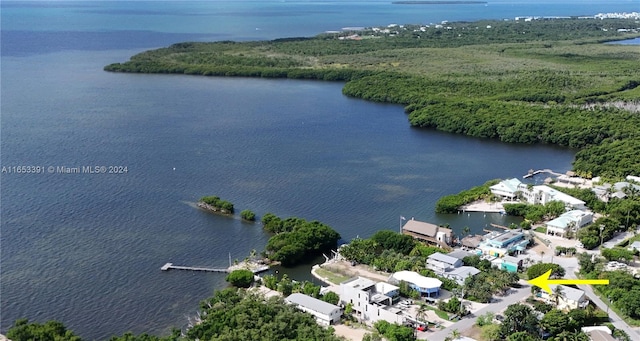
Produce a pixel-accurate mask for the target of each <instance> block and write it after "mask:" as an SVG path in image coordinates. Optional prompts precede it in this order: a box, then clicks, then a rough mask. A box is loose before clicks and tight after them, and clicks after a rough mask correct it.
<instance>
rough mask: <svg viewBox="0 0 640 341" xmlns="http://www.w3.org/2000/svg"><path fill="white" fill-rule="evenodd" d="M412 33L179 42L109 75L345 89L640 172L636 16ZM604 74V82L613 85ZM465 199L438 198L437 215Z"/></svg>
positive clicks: (420, 118) (429, 119) (423, 121)
mask: <svg viewBox="0 0 640 341" xmlns="http://www.w3.org/2000/svg"><path fill="white" fill-rule="evenodd" d="M447 25H448V27H450V29H442V28H436V27H434V26H430V27H423V28H420V27H418V26H416V25H405V26H403V27H398V28H397V29H395V30H394V32H393V34H392V35H391V34H383V33H380V32H374V31H373V30H365V31H361V32H357V33H358V34H359V35H361V36H365V37H367V38H369V37H372V36H375V37H374V38H373V39H362V40H349V39H342V40H341V39H339V38H340V37H339V36H342V38H344V36H345V35H349V34H353V33H354V32H344V33H342V34H323V35H319V36H317V37H315V38H287V39H279V40H274V41H262V42H244V43H235V42H229V41H225V42H217V43H195V42H186V43H179V44H174V45H172V46H170V47H167V48H162V49H157V50H153V51H147V52H143V53H140V54H138V55H135V56H133V57H132V58H131V60H130V61H128V62H125V63H115V64H111V65H108V66H106V67H105V70H107V71H115V72H144V73H180V74H193V75H217V76H250V77H272V78H282V77H287V78H298V79H318V80H341V81H347V83H346V84H345V87H344V89H343V93H344V94H346V95H349V96H354V97H359V98H363V99H367V100H372V101H378V102H390V103H399V104H403V105H405V106H406V111H407V112H408V113H409V122H410V124H411V125H412V126H415V127H423V128H434V129H439V130H443V131H448V132H453V133H458V134H466V135H470V136H475V137H481V138H494V139H499V140H501V141H504V142H515V143H547V144H556V145H560V146H566V147H570V148H579V149H580V151H579V152H578V153H577V154H576V160H575V162H574V169H576V170H578V171H581V172H583V173H584V174H593V175H607V176H613V175H618V176H625V175H627V174H638V173H640V158H638V156H637V150H639V149H640V136H639V135H640V132H639V131H638V129H637V127H638V126H639V125H640V116H638V115H637V114H634V113H633V112H630V111H629V110H626V109H622V107H623V106H621V105H620V104H621V103H629V102H632V101H637V99H638V98H640V87H639V85H640V70H639V68H638V67H637V61H638V60H639V59H640V52H639V51H638V50H637V48H636V47H634V46H624V45H604V44H602V42H603V41H606V40H617V39H624V38H631V37H634V36H636V35H634V34H629V33H624V32H619V31H618V29H620V28H628V27H637V23H635V22H634V21H633V20H616V19H608V20H585V19H575V18H574V19H556V20H533V21H531V22H521V21H480V22H472V23H468V22H467V23H448V24H447ZM603 75H606V77H604V76H603ZM460 199H462V198H461V197H451V198H446V199H445V200H443V201H441V202H439V205H438V207H437V210H438V212H447V211H451V210H452V209H455V208H456V207H458V206H460V205H459V204H457V203H459V202H460V201H459V200H460Z"/></svg>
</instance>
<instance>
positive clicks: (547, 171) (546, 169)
mask: <svg viewBox="0 0 640 341" xmlns="http://www.w3.org/2000/svg"><path fill="white" fill-rule="evenodd" d="M540 173H549V174H551V175H555V176H560V175H562V174H560V173H556V172H554V171H552V170H551V169H548V168H545V169H538V170H537V171H534V170H530V171H529V173H527V174H526V175H524V176H522V178H523V179H526V178H530V177H532V176H534V175H536V174H540Z"/></svg>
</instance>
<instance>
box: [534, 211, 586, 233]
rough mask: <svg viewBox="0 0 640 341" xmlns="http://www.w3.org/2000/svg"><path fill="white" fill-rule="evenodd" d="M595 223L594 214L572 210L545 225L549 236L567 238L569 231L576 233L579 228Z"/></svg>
mask: <svg viewBox="0 0 640 341" xmlns="http://www.w3.org/2000/svg"><path fill="white" fill-rule="evenodd" d="M592 222H593V213H591V212H588V211H582V210H571V211H568V212H565V213H563V214H561V215H560V216H559V217H558V218H555V219H553V220H551V221H549V222H547V223H546V224H545V225H546V226H547V234H549V235H554V236H561V237H564V236H566V234H567V232H568V231H569V230H572V231H573V232H576V231H577V230H578V229H579V228H581V227H583V226H585V225H587V224H591V223H592Z"/></svg>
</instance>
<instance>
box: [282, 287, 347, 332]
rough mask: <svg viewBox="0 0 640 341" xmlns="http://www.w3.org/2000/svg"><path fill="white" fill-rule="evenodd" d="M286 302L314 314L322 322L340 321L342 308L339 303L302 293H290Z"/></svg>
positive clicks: (327, 323)
mask: <svg viewBox="0 0 640 341" xmlns="http://www.w3.org/2000/svg"><path fill="white" fill-rule="evenodd" d="M285 302H287V303H289V304H293V305H295V306H296V308H298V309H299V310H302V311H304V312H307V313H309V314H311V315H313V316H314V317H315V318H316V321H318V322H319V323H320V324H324V325H332V324H335V323H338V322H340V316H341V315H342V310H341V309H340V307H338V306H337V305H333V304H331V303H327V302H325V301H322V300H319V299H317V298H313V297H311V296H307V295H304V294H300V293H295V294H291V295H289V297H287V298H285Z"/></svg>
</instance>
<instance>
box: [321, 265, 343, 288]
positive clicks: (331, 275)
mask: <svg viewBox="0 0 640 341" xmlns="http://www.w3.org/2000/svg"><path fill="white" fill-rule="evenodd" d="M316 273H317V274H318V275H320V276H321V277H323V278H325V279H326V280H328V281H329V282H331V283H333V284H336V285H338V284H340V283H342V282H344V281H346V280H348V279H349V278H351V277H349V276H345V275H341V274H338V273H335V272H331V271H329V270H326V269H323V268H319V269H316Z"/></svg>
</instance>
